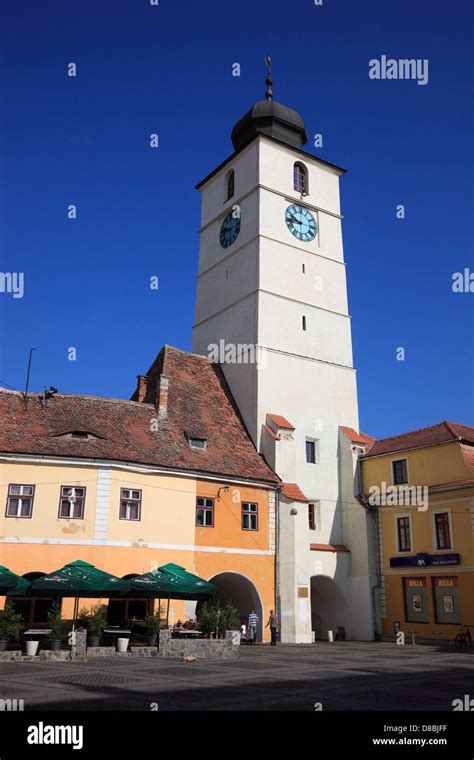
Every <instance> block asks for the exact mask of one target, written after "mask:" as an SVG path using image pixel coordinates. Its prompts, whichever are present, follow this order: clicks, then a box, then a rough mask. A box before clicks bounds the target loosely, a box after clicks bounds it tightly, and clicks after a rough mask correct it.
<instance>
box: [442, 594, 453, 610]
mask: <svg viewBox="0 0 474 760" xmlns="http://www.w3.org/2000/svg"><path fill="white" fill-rule="evenodd" d="M443 607H444V611H445V612H446V613H447V614H448V615H454V600H453V597H452V596H451V594H445V595H444V596H443Z"/></svg>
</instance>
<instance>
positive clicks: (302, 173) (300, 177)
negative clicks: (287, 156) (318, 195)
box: [293, 161, 308, 195]
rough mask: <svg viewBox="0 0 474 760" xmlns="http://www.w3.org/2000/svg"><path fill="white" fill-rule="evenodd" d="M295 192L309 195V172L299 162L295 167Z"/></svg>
mask: <svg viewBox="0 0 474 760" xmlns="http://www.w3.org/2000/svg"><path fill="white" fill-rule="evenodd" d="M293 190H296V192H297V193H300V195H303V194H304V195H308V172H307V169H306V166H305V165H304V164H302V163H300V162H299V161H297V162H296V163H295V164H294V166H293Z"/></svg>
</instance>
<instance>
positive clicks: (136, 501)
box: [119, 487, 143, 522]
mask: <svg viewBox="0 0 474 760" xmlns="http://www.w3.org/2000/svg"><path fill="white" fill-rule="evenodd" d="M124 491H128V492H129V493H133V491H137V492H138V493H139V494H140V496H139V498H138V499H132V497H131V496H123V492H124ZM128 500H130V501H129V502H128V503H127V509H126V513H125V517H122V502H124V501H128ZM135 504H138V517H130V506H131V505H133V506H135ZM142 505H143V491H142V489H141V488H125V487H122V488H120V508H119V520H125V521H126V522H140V521H141V519H142Z"/></svg>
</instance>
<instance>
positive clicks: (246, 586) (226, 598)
mask: <svg viewBox="0 0 474 760" xmlns="http://www.w3.org/2000/svg"><path fill="white" fill-rule="evenodd" d="M209 580H210V581H211V583H214V584H215V585H216V586H217V597H218V599H220V601H221V602H232V604H233V605H234V607H237V610H238V612H239V617H240V619H241V622H244V623H245V624H246V625H247V624H248V616H249V613H250V612H251V611H252V610H253V609H254V610H255V612H256V613H257V615H258V619H259V624H258V626H257V641H262V638H263V625H264V620H263V606H262V602H261V600H260V595H259V593H258V591H257V589H256V588H255V586H254V584H253V583H252V581H250V580H249V579H248V578H246V576H245V575H240V574H239V573H231V572H229V573H218V574H217V575H214V576H213V577H212V578H209Z"/></svg>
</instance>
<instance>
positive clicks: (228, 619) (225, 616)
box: [219, 601, 240, 638]
mask: <svg viewBox="0 0 474 760" xmlns="http://www.w3.org/2000/svg"><path fill="white" fill-rule="evenodd" d="M239 628H240V620H239V613H238V611H237V608H236V607H234V605H233V604H232V602H230V601H228V602H226V603H225V604H224V606H223V607H221V608H220V613H219V630H220V631H221V637H222V638H225V632H226V631H236V630H238V629H239Z"/></svg>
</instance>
